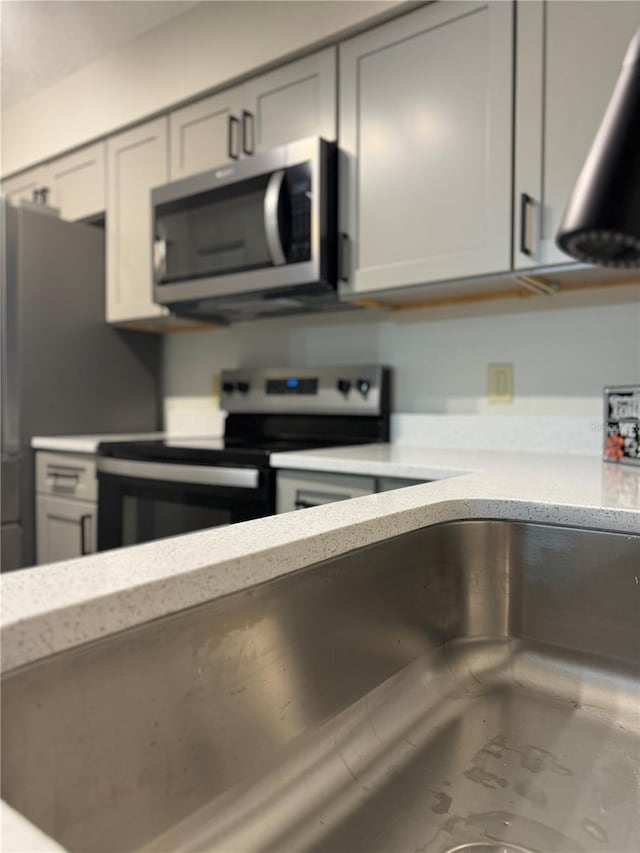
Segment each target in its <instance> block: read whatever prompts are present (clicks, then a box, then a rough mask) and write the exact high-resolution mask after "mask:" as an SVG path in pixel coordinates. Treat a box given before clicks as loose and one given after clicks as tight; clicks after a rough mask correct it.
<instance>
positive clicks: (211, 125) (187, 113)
mask: <svg viewBox="0 0 640 853" xmlns="http://www.w3.org/2000/svg"><path fill="white" fill-rule="evenodd" d="M240 97H241V89H240V87H235V88H232V89H227V90H226V91H224V92H221V93H220V94H218V95H212V96H211V97H210V98H203V99H202V100H201V101H196V103H194V104H189V106H188V107H183V108H182V109H180V110H175V111H174V112H172V113H171V114H170V116H169V129H170V134H171V180H175V179H176V178H185V177H187V176H188V175H195V174H197V173H198V172H204V171H206V170H207V169H213V168H215V167H216V166H223V165H224V164H225V163H229V162H230V161H231V160H232V159H233V155H236V156H238V157H239V156H240V153H241V147H242V139H241V126H240V118H239V116H240V112H241V109H242V108H241V104H240Z"/></svg>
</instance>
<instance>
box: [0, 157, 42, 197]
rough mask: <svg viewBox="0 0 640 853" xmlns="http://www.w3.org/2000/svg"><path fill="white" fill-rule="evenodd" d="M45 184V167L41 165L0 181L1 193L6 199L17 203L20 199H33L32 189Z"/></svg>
mask: <svg viewBox="0 0 640 853" xmlns="http://www.w3.org/2000/svg"><path fill="white" fill-rule="evenodd" d="M44 185H45V169H44V167H43V166H35V167H34V168H33V169H27V171H26V172H20V174H19V175H14V176H13V177H12V178H7V179H6V180H4V181H2V195H3V196H4V198H6V199H7V201H10V202H12V203H13V204H16V205H17V204H19V203H20V202H21V201H34V198H33V193H34V190H38V189H40V188H41V187H43V186H44Z"/></svg>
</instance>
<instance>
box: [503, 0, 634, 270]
mask: <svg viewBox="0 0 640 853" xmlns="http://www.w3.org/2000/svg"><path fill="white" fill-rule="evenodd" d="M638 27H640V2H638V0H630V2H624V0H623V1H622V2H618V1H617V0H593V2H589V3H577V2H571V0H553V2H539V1H538V0H535V2H534V0H531V2H524V3H519V4H518V35H517V44H518V60H517V62H518V65H517V83H516V167H515V182H514V191H515V197H514V210H515V229H514V265H515V266H516V267H518V268H524V267H532V266H539V265H541V264H557V263H564V262H569V261H571V260H573V259H571V258H569V256H568V255H565V254H564V253H563V252H561V251H560V249H558V248H557V247H556V244H555V235H556V232H557V230H558V226H559V225H560V221H561V219H562V216H563V214H564V210H565V207H566V204H567V201H568V200H569V195H570V194H571V191H572V189H573V186H574V183H575V180H576V177H577V176H578V172H579V171H580V169H581V167H582V164H583V162H584V160H585V157H586V155H587V153H588V151H589V148H590V147H591V143H592V141H593V137H594V135H595V133H596V130H597V129H598V127H599V125H600V122H601V120H602V116H603V115H604V111H605V109H606V106H607V104H608V102H609V98H610V96H611V92H612V91H613V87H614V85H615V81H616V79H617V77H618V74H619V72H620V68H621V65H622V59H623V57H624V54H625V51H626V49H627V47H628V45H629V41H630V40H631V37H632V35H633V33H634V32H635V31H636V30H637V29H638ZM523 194H525V195H526V196H528V197H529V199H530V201H529V202H528V204H526V205H523V203H522V202H523ZM523 214H524V215H526V219H525V222H524V223H523V222H522V217H523ZM523 224H524V226H525V227H524V228H523ZM523 249H527V250H528V252H529V253H527V252H525V251H522V250H523Z"/></svg>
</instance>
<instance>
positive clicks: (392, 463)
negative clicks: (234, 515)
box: [271, 444, 558, 481]
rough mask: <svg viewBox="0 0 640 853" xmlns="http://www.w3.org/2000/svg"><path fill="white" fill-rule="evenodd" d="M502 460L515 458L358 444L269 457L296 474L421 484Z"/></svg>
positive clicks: (492, 453) (276, 465) (482, 452)
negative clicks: (396, 479) (318, 473)
mask: <svg viewBox="0 0 640 853" xmlns="http://www.w3.org/2000/svg"><path fill="white" fill-rule="evenodd" d="M505 456H509V457H515V456H516V454H513V453H511V454H504V453H496V452H495V451H486V450H476V451H472V450H465V451H459V450H434V449H431V448H428V447H411V446H408V445H398V444H360V445H357V446H355V447H328V448H320V449H318V450H298V451H289V452H287V453H272V454H271V465H272V466H273V467H274V468H287V469H292V470H298V471H325V472H329V473H333V474H362V475H363V476H368V477H399V478H405V479H407V480H418V481H420V480H423V481H424V480H445V479H447V478H449V477H458V476H460V475H462V474H472V473H480V472H482V471H484V470H486V469H487V468H492V467H495V466H496V465H499V464H500V462H501V460H502V459H504V457H505ZM553 458H554V459H557V458H558V457H553Z"/></svg>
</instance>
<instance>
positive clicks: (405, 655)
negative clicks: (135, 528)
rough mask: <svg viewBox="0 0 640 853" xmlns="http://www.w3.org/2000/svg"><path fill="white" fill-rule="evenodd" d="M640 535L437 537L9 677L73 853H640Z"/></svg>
mask: <svg viewBox="0 0 640 853" xmlns="http://www.w3.org/2000/svg"><path fill="white" fill-rule="evenodd" d="M639 579H640V536H635V535H625V534H620V533H609V532H602V531H596V530H584V529H573V528H567V527H555V526H547V525H537V524H525V523H519V522H509V521H493V520H480V521H464V522H451V523H447V524H440V525H435V526H432V527H427V528H424V529H422V530H419V531H416V532H413V533H410V534H405V535H402V536H399V537H397V538H395V539H390V540H387V541H385V542H382V543H379V544H375V545H371V546H369V547H366V548H361V549H359V550H356V551H353V552H351V553H349V554H346V555H344V556H339V557H335V558H333V559H331V560H327V561H325V562H322V563H317V564H316V565H313V566H311V567H309V568H306V569H303V570H300V571H298V572H295V573H292V574H289V575H286V576H284V577H281V578H278V579H277V580H274V581H270V582H268V583H265V584H262V585H257V586H254V587H252V588H250V589H247V590H244V591H242V592H238V593H235V594H233V595H229V596H226V597H224V598H221V599H217V600H215V601H211V602H209V603H206V604H203V605H200V606H198V607H194V608H192V609H189V610H185V611H183V612H181V613H178V614H175V615H172V616H170V617H166V618H162V619H159V620H157V621H155V622H151V623H147V624H145V625H142V626H140V627H139V628H136V629H132V630H129V631H126V632H122V633H121V634H118V635H116V636H114V637H112V638H110V639H108V640H102V641H99V642H95V643H92V644H88V645H86V646H83V647H80V648H76V649H73V650H70V651H67V652H64V653H61V654H58V655H55V656H52V657H50V658H47V659H45V660H42V661H39V662H37V663H34V664H32V665H30V666H27V667H24V668H22V669H19V670H15V671H13V672H11V673H8V674H7V675H6V676H5V678H4V679H3V683H2V688H3V690H2V714H3V727H2V764H3V773H2V775H3V778H2V794H3V797H4V799H5V800H7V801H8V802H9V803H10V804H11V805H12V806H13V807H14V808H16V809H17V810H19V811H20V812H22V813H23V814H24V815H26V816H27V817H28V818H29V819H30V820H32V821H33V822H34V823H35V824H36V825H37V826H39V827H41V828H42V829H43V830H44V831H45V832H47V833H48V834H50V835H51V836H53V837H54V838H55V839H56V840H58V841H59V842H60V843H61V844H62V845H64V846H65V847H67V848H68V849H69V850H72V851H83V852H84V851H105V853H106V852H107V851H109V853H113V851H133V850H141V849H144V850H147V851H177V850H184V851H224V852H225V853H229V851H234V853H245V851H253V850H263V851H273V853H282V851H291V853H294V851H295V853H299V851H313V853H360V851H362V853H409V852H410V851H411V853H413V851H416V853H417V851H437V853H445V851H447V853H449V851H451V853H452V852H453V851H460V853H462V851H465V853H492V851H495V853H523V851H525V853H526V851H538V852H539V853H569V851H607V853H613V851H617V853H623V851H624V852H625V853H631V851H638V850H639V849H640V807H639V805H640V618H639V614H640V584H639Z"/></svg>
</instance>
